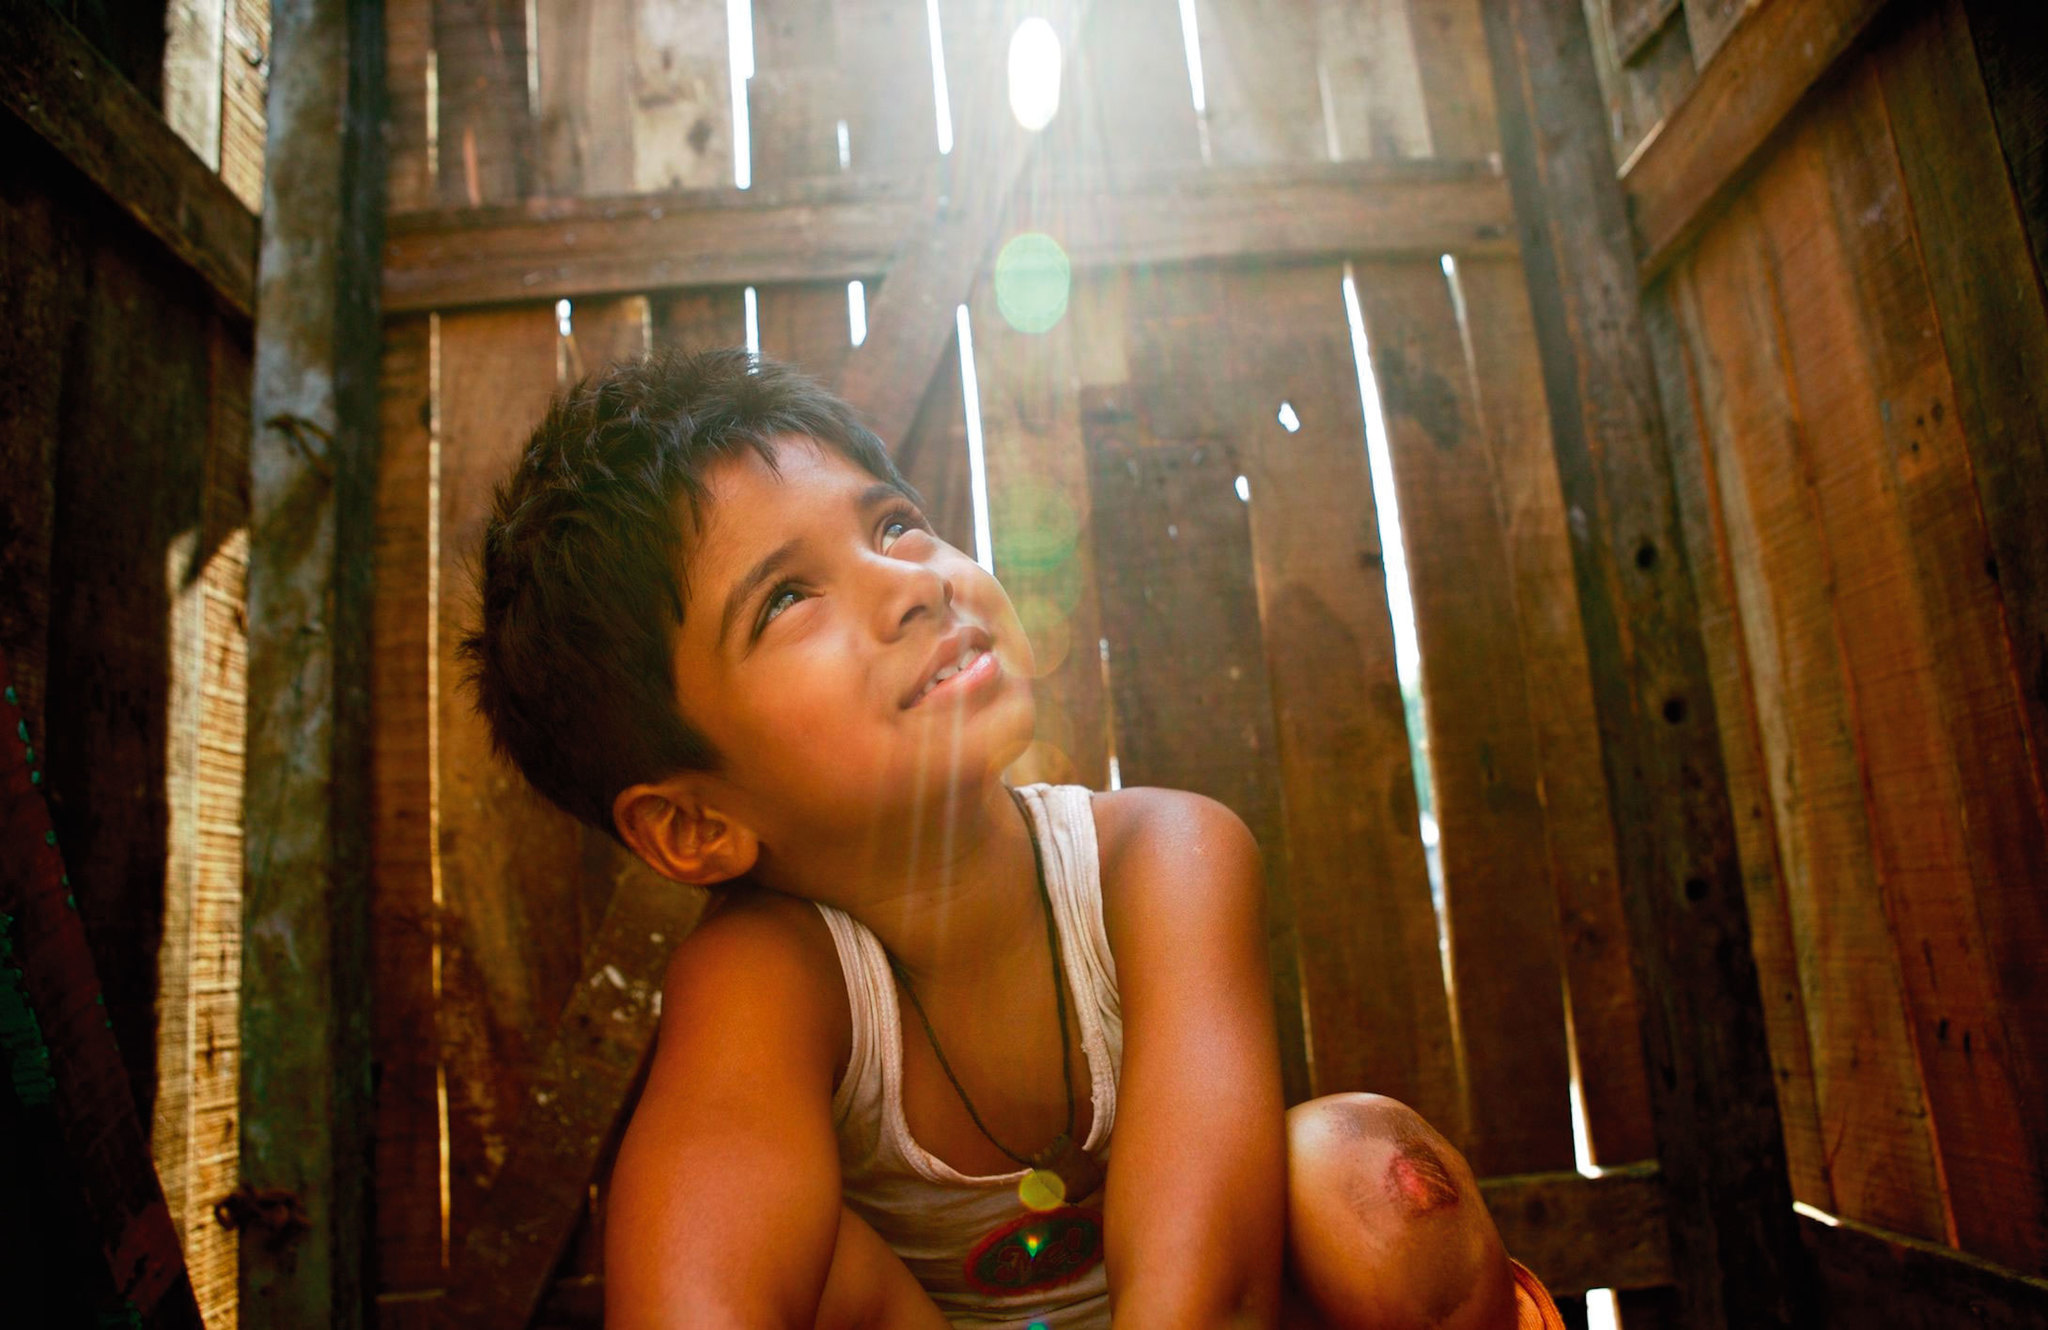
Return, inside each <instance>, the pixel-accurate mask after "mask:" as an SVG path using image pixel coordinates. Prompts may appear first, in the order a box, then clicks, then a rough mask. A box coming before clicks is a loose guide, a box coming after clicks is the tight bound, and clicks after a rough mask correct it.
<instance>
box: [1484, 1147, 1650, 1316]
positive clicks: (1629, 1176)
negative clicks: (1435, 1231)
mask: <svg viewBox="0 0 2048 1330" xmlns="http://www.w3.org/2000/svg"><path fill="white" fill-rule="evenodd" d="M1479 1194H1480V1195H1481V1196H1482V1197H1484V1198H1485V1200H1486V1208H1487V1210H1488V1211H1490V1212H1491V1213H1492V1215H1493V1222H1494V1223H1495V1224H1498V1225H1499V1226H1500V1236H1501V1241H1502V1243H1503V1244H1504V1245H1505V1246H1506V1247H1507V1249H1508V1251H1509V1253H1510V1254H1512V1255H1513V1256H1514V1258H1515V1259H1516V1260H1518V1261H1520V1262H1521V1263H1522V1264H1524V1265H1526V1266H1528V1267H1529V1268H1530V1269H1531V1270H1534V1271H1535V1272H1536V1274H1537V1277H1538V1278H1540V1279H1542V1281H1543V1284H1544V1287H1546V1288H1548V1289H1549V1290H1550V1291H1551V1292H1552V1293H1554V1294H1557V1295H1559V1296H1566V1295H1570V1294H1578V1293H1584V1292H1585V1291H1586V1290H1587V1289H1589V1288H1613V1289H1632V1288H1651V1287H1654V1286H1656V1285H1659V1284H1668V1283H1670V1282H1671V1276H1672V1268H1671V1236H1670V1231H1669V1227H1668V1220H1667V1219H1666V1217H1665V1207H1666V1204H1667V1203H1666V1201H1665V1198H1664V1183H1663V1178H1662V1177H1661V1175H1660V1174H1659V1173H1658V1171H1657V1165H1656V1164H1655V1163H1634V1164H1626V1165H1623V1166H1622V1167H1620V1168H1614V1169H1609V1170H1607V1171H1606V1172H1603V1173H1602V1174H1601V1175H1600V1176H1599V1177H1594V1178H1587V1177H1581V1176H1580V1175H1578V1174H1577V1173H1537V1174H1533V1175H1522V1176H1508V1177H1497V1178H1482V1179H1480V1182H1479ZM1595 1233H1597V1234H1601V1235H1603V1236H1604V1237H1607V1238H1609V1239H1612V1241H1609V1242H1588V1241H1587V1240H1586V1239H1587V1237H1588V1235H1590V1234H1595Z"/></svg>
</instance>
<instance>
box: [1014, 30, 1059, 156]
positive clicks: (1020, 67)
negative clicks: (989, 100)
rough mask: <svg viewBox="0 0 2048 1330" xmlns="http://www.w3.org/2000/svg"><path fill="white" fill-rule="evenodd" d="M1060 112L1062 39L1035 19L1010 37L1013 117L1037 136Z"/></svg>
mask: <svg viewBox="0 0 2048 1330" xmlns="http://www.w3.org/2000/svg"><path fill="white" fill-rule="evenodd" d="M1059 110H1060V37H1059V34H1058V33H1056V32H1054V31H1053V30H1052V24H1050V23H1047V22H1046V21H1045V20H1044V19H1042V18H1038V17H1036V16H1035V15H1034V16H1033V17H1031V18H1027V19H1025V20H1024V21H1023V22H1022V23H1019V24H1018V25H1017V31H1015V32H1014V33H1011V34H1010V114H1012V115H1014V116H1016V117H1017V123H1018V124H1020V125H1022V126H1024V128H1026V129H1028V130H1030V131H1032V132H1033V133H1037V132H1038V131H1039V130H1041V129H1044V128H1045V127H1046V126H1047V125H1049V124H1051V123H1052V118H1053V117H1054V116H1056V115H1058V114H1059Z"/></svg>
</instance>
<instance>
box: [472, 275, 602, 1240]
mask: <svg viewBox="0 0 2048 1330" xmlns="http://www.w3.org/2000/svg"><path fill="white" fill-rule="evenodd" d="M557 356H558V347H557V332H556V327H555V314H554V310H553V309H552V308H551V307H550V306H547V305H541V306H529V307H527V308H524V309H517V308H514V309H506V310H501V311H491V312H487V313H472V314H461V315H444V316H442V317H441V319H440V356H439V361H440V384H439V390H440V427H441V469H440V542H441V548H440V574H439V577H440V605H439V608H438V610H437V619H438V641H437V643H436V654H437V659H438V661H439V662H440V668H441V670H442V677H441V680H440V685H439V687H438V689H437V695H438V696H437V702H436V705H437V707H438V714H439V721H438V724H439V733H438V750H439V751H438V762H439V772H438V783H439V806H440V817H439V845H438V853H439V855H440V864H441V874H440V877H441V899H442V914H441V929H442V932H441V942H442V948H443V958H444V959H443V962H442V970H441V972H442V988H441V1028H440V1036H441V1046H442V1047H441V1057H442V1060H443V1062H444V1064H445V1066H446V1069H447V1093H448V1108H447V1113H448V1125H447V1132H448V1147H447V1148H448V1171H449V1183H448V1186H449V1195H450V1220H449V1223H450V1232H451V1238H452V1240H453V1241H454V1242H456V1243H460V1242H461V1241H462V1238H463V1234H464V1233H465V1232H466V1231H467V1229H468V1227H469V1226H470V1225H471V1224H473V1223H475V1222H477V1221H478V1220H479V1219H480V1218H481V1217H482V1216H483V1215H484V1214H485V1213H486V1202H485V1200H484V1194H485V1192H486V1191H487V1189H488V1187H489V1185H490V1181H491V1178H492V1176H493V1175H494V1174H495V1172H496V1170H497V1168H498V1166H499V1164H500V1163H501V1162H502V1161H503V1160H504V1158H505V1149H506V1145H507V1141H508V1139H509V1133H510V1132H511V1130H512V1126H513V1123H514V1122H515V1120H516V1119H517V1116H518V1113H519V1109H520V1105H521V1103H522V1097H523V1095H524V1093H525V1087H526V1085H527V1083H528V1081H529V1080H530V1079H531V1077H532V1075H533V1073H534V1070H535V1068H536V1067H537V1065H538V1061H539V1057H540V1054H541V1048H542V1041H543V1040H544V1039H545V1038H546V1031H547V1028H548V1022H549V1020H550V1019H551V1017H552V1016H553V1014H554V1013H555V1012H557V1011H559V1010H560V1009H561V1001H562V998H563V996H564V995H565V994H566V993H567V992H568V991H569V988H570V986H571V985H572V984H573V983H574V982H575V977H576V974H577V973H578V970H579V968H580V967H581V965H582V956H583V946H582V940H581V938H580V937H578V936H577V930H575V929H573V928H570V927H566V926H565V921H566V920H568V919H572V918H574V917H576V915H577V914H578V912H579V908H580V902H581V896H582V887H581V884H580V881H579V877H580V870H581V865H582V861H583V854H582V834H583V833H582V831H581V829H580V827H579V826H578V824H577V823H575V822H574V821H573V820H572V819H571V818H570V817H569V816H568V814H566V813H563V812H561V811H560V810H559V809H557V808H555V807H554V806H553V805H551V804H549V803H547V802H546V801H545V800H543V799H542V798H541V796H540V795H539V794H538V793H536V792H535V791H534V790H533V789H532V787H531V786H529V785H528V784H527V783H526V781H525V779H524V778H523V777H522V776H520V774H519V773H518V772H517V771H516V770H515V769H513V767H512V766H511V765H510V763H508V762H506V761H504V760H503V759H501V758H499V757H497V756H496V755H495V754H494V753H493V752H492V751H491V745H490V737H489V734H488V733H487V731H486V729H485V727H484V723H483V720H482V718H481V717H479V716H478V715H477V714H476V713H475V711H474V710H473V709H472V706H471V703H470V699H469V696H468V694H467V692H466V691H465V690H464V689H462V688H461V687H460V686H459V682H460V676H459V675H458V674H457V673H456V669H457V666H456V663H455V662H456V646H457V644H458V643H459V641H460V640H461V638H462V636H463V635H464V634H466V633H468V632H470V631H472V630H473V627H474V621H475V613H476V605H477V599H476V590H475V586H474V582H473V577H472V570H473V569H474V567H475V559H476V553H477V550H478V547H479V543H480V541H481V539H482V535H483V528H484V522H485V520H486V518H487V517H488V515H489V513H490V504H491V492H492V489H493V488H494V487H495V486H496V485H497V484H498V483H499V482H500V481H502V480H503V479H504V477H505V475H506V474H507V473H508V472H509V471H510V469H511V467H512V464H513V461H514V459H515V458H516V457H517V456H518V454H519V452H520V450H521V449H522V448H523V446H524V445H525V442H526V435H527V433H528V432H529V431H530V430H531V429H532V428H533V426H534V424H535V423H536V422H537V421H538V420H539V419H540V416H541V413H542V411H543V410H544V408H545V407H546V405H547V401H548V397H549V396H550V394H552V392H553V391H554V389H555V385H556V371H557Z"/></svg>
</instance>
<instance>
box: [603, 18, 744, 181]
mask: <svg viewBox="0 0 2048 1330" xmlns="http://www.w3.org/2000/svg"><path fill="white" fill-rule="evenodd" d="M630 4H631V7H632V11H633V25H634V26H633V35H632V38H631V41H632V68H631V71H630V73H631V86H632V90H633V188H634V189H636V190H641V191H650V190H669V189H704V188H708V187H711V186H715V185H724V184H729V183H730V182H731V181H732V179H733V151H734V145H733V129H732V109H731V108H732V76H731V72H730V66H731V60H730V53H729V51H728V49H727V44H726V30H725V26H726V25H725V16H726V10H725V6H724V5H723V4H721V3H720V2H719V0H630ZM626 72H627V71H624V70H619V71H614V72H613V73H612V74H611V75H610V77H612V78H619V77H623V76H624V75H625V74H626Z"/></svg>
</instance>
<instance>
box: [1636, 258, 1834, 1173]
mask: <svg viewBox="0 0 2048 1330" xmlns="http://www.w3.org/2000/svg"><path fill="white" fill-rule="evenodd" d="M1675 299H1676V296H1675V295H1674V293H1673V290H1672V282H1671V281H1669V280H1667V281H1666V282H1664V283H1662V284H1660V285H1658V286H1657V287H1654V288H1652V290H1651V291H1650V292H1649V293H1648V294H1647V295H1646V297H1645V299H1644V302H1643V320H1644V324H1645V327H1646V330H1647V331H1648V333H1649V335H1650V341H1651V346H1652V349H1653V351H1654V353H1655V355H1656V360H1657V388H1658V395H1659V397H1660V399H1661V402H1662V405H1663V408H1664V421H1665V431H1666V436H1667V437H1668V438H1669V440H1670V446H1671V466H1672V476H1673V480H1674V482H1675V484H1676V487H1677V491H1678V507H1679V514H1680V517H1681V518H1682V520H1683V522H1684V527H1685V550H1686V562H1687V564H1688V566H1689V567H1690V568H1691V569H1692V575H1693V586H1694V589H1695V592H1696V594H1697V595H1698V597H1699V607H1700V636H1701V639H1702V640H1703V642H1704V643H1705V646H1706V652H1707V664H1708V669H1709V671H1710V673H1711V682H1712V685H1713V691H1714V716H1715V719H1716V720H1717V721H1718V722H1719V724H1720V729H1721V752H1722V754H1723V757H1724V759H1725V761H1726V764H1727V766H1726V770H1727V774H1728V793H1729V798H1730V801H1731V803H1732V805H1733V807H1734V810H1735V841H1736V853H1737V856H1738V858H1739V860H1740V862H1741V865H1742V884H1743V891H1744V894H1745V895H1746V896H1747V898H1748V903H1749V929H1750V934H1749V935H1750V944H1751V949H1752V951H1753V953H1754V954H1755V956H1756V968H1757V979H1758V983H1759V987H1760V991H1761V993H1762V996H1763V1001H1764V1022H1765V1025H1766V1027H1767V1028H1768V1030H1769V1033H1770V1043H1771V1066H1772V1068H1773V1071H1774V1073H1775V1077H1776V1083H1777V1090H1778V1115H1779V1118H1780V1120H1781V1121H1782V1122H1783V1124H1784V1129H1785V1160H1786V1165H1787V1169H1788V1171H1789V1173H1790V1177H1791V1182H1792V1195H1793V1198H1794V1199H1795V1200H1799V1201H1804V1202H1805V1203H1806V1204H1808V1205H1811V1206H1815V1207H1817V1208H1819V1209H1821V1210H1824V1211H1828V1212H1830V1213H1832V1212H1833V1211H1834V1209H1835V1193H1834V1186H1833V1184H1832V1183H1831V1182H1830V1181H1829V1177H1828V1158H1827V1156H1828V1150H1827V1146H1826V1144H1825V1142H1824V1140H1823V1138H1822V1136H1821V1129H1820V1111H1819V1109H1818V1108H1817V1107H1816V1106H1815V1103H1814V1077H1813V1050H1812V1043H1811V1040H1810V1036H1809V1033H1808V1027H1807V1021H1806V998H1805V994H1804V991H1803V990H1802V988H1801V985H1800V974H1799V958H1798V955H1797V954H1796V951H1795V942H1794V938H1793V932H1792V917H1791V911H1790V907H1789V906H1788V905H1787V903H1786V889H1785V875H1784V871H1783V869H1782V868H1781V866H1780V864H1779V860H1778V821H1777V816H1776V812H1775V808H1776V805H1775V803H1774V802H1773V800H1772V798H1771V791H1770V787H1769V783H1768V781H1767V779H1766V776H1765V761H1764V752H1763V739H1762V736H1761V733H1760V727H1759V724H1758V720H1757V701H1758V698H1757V693H1756V691H1755V690H1754V689H1753V688H1752V685H1751V680H1750V671H1749V656H1748V647H1747V644H1746V642H1745V640H1744V636H1743V634H1744V631H1745V629H1744V625H1743V622H1742V616H1741V612H1740V610H1739V608H1738V604H1737V595H1736V590H1735V583H1734V574H1733V570H1732V567H1731V562H1732V556H1731V553H1730V541H1729V538H1728V533H1727V530H1726V526H1727V523H1726V521H1725V519H1724V518H1723V515H1722V503H1721V498H1720V483H1719V480H1718V477H1717V476H1716V475H1715V473H1714V463H1713V455H1712V454H1710V453H1709V452H1708V451H1707V446H1706V444H1705V443H1704V441H1703V434H1704V431H1705V426H1704V424H1703V423H1702V422H1703V417H1704V415H1705V410H1706V408H1705V405H1704V403H1703V402H1702V401H1701V394H1700V391H1699V387H1698V383H1697V380H1696V378H1695V376H1694V375H1693V373H1692V369H1691V365H1690V363H1689V360H1688V357H1687V354H1686V348H1685V344H1684V343H1683V342H1682V341H1681V334H1680V331H1679V327H1678V318H1677V315H1676V314H1675V313H1674V311H1673V308H1672V306H1673V304H1674V301H1675ZM1738 502H1740V500H1739V499H1738ZM1746 511H1747V510H1746V508H1737V509H1735V510H1734V512H1735V514H1736V516H1737V517H1738V518H1742V517H1743V514H1744V513H1746ZM1660 557H1661V556H1660ZM1767 622H1768V621H1767ZM1771 677H1772V678H1773V679H1774V678H1775V676H1774V675H1773V676H1771Z"/></svg>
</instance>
